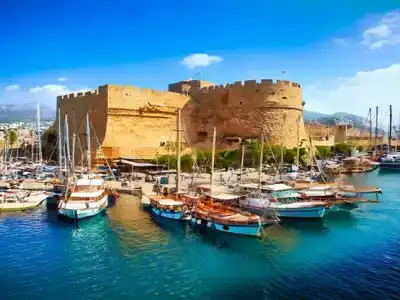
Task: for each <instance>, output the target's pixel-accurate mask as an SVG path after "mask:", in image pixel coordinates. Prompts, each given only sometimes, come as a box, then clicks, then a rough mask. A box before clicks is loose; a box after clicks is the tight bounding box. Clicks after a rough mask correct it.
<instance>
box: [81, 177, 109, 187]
mask: <svg viewBox="0 0 400 300" xmlns="http://www.w3.org/2000/svg"><path fill="white" fill-rule="evenodd" d="M103 183H104V180H103V179H86V178H85V179H78V181H77V182H76V185H98V186H100V185H102V184H103Z"/></svg>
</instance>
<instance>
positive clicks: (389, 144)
mask: <svg viewBox="0 0 400 300" xmlns="http://www.w3.org/2000/svg"><path fill="white" fill-rule="evenodd" d="M391 148H392V105H389V141H388V154H389V153H390V150H391Z"/></svg>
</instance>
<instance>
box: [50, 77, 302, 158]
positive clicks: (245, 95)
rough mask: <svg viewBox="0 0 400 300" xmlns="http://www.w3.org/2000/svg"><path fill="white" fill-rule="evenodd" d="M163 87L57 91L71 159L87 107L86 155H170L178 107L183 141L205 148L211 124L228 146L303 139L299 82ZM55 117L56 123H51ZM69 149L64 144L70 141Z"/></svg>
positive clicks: (292, 143) (80, 141)
mask: <svg viewBox="0 0 400 300" xmlns="http://www.w3.org/2000/svg"><path fill="white" fill-rule="evenodd" d="M169 90H170V91H168V92H166V91H158V90H152V89H144V88H137V87H129V86H119V85H104V86H100V87H99V88H98V89H97V90H95V91H90V92H86V93H78V94H69V95H64V96H59V97H57V108H59V109H60V113H61V121H62V126H64V124H63V123H64V122H63V121H64V116H65V114H67V116H68V124H69V132H70V135H71V136H70V138H71V140H72V133H75V135H76V137H75V152H76V153H75V161H76V163H77V164H78V163H79V161H81V160H82V159H83V157H82V155H81V153H82V151H81V149H86V142H85V114H86V113H87V112H89V115H90V121H91V125H92V127H93V129H94V131H93V132H92V133H91V145H92V151H91V152H92V155H93V159H96V158H97V159H100V158H108V159H117V158H121V157H124V158H132V159H150V158H154V157H155V156H157V155H163V154H167V153H171V152H170V151H171V150H169V148H168V147H167V145H170V144H171V143H175V142H176V139H175V136H176V109H177V108H178V107H179V108H181V109H182V127H183V128H184V130H185V133H184V134H183V135H182V136H183V142H184V144H185V145H186V146H188V145H189V146H190V147H210V145H211V139H212V138H211V134H212V129H213V127H214V126H215V127H216V128H217V133H218V139H217V140H218V147H220V148H224V147H235V146H237V145H235V144H234V145H232V144H231V143H230V142H229V139H232V138H238V140H240V139H242V138H259V136H260V133H261V130H264V132H265V133H266V136H267V139H268V141H269V143H271V144H276V145H283V146H286V147H296V145H297V134H299V137H300V139H305V138H306V134H305V131H304V122H303V107H302V91H301V88H300V85H299V84H297V83H294V82H289V81H279V80H278V81H276V82H274V81H273V80H262V81H261V82H259V83H257V82H256V81H255V80H249V81H245V82H244V83H243V82H235V83H234V84H228V85H224V86H222V85H218V86H215V85H212V84H211V83H209V82H205V81H199V80H192V81H182V82H177V83H174V84H171V85H169ZM58 117H59V116H58V115H57V122H58ZM71 149H72V146H71Z"/></svg>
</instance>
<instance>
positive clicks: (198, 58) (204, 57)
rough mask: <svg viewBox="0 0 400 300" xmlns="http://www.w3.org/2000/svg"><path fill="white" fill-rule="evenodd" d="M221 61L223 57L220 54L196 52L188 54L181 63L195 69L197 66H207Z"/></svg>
mask: <svg viewBox="0 0 400 300" xmlns="http://www.w3.org/2000/svg"><path fill="white" fill-rule="evenodd" d="M221 61H222V57H220V56H216V55H208V54H203V53H196V54H191V55H189V56H186V57H185V58H184V59H183V60H182V61H181V62H180V63H181V64H182V65H185V66H187V67H188V68H189V69H193V68H195V67H207V66H209V65H211V64H213V63H218V62H221Z"/></svg>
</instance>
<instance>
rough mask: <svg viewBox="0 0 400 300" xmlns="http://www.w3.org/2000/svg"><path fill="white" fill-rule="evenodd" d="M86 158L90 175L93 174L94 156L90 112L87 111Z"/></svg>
mask: <svg viewBox="0 0 400 300" xmlns="http://www.w3.org/2000/svg"><path fill="white" fill-rule="evenodd" d="M86 144H87V150H86V160H87V168H88V175H90V174H91V170H92V157H91V155H90V125H89V113H86Z"/></svg>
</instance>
